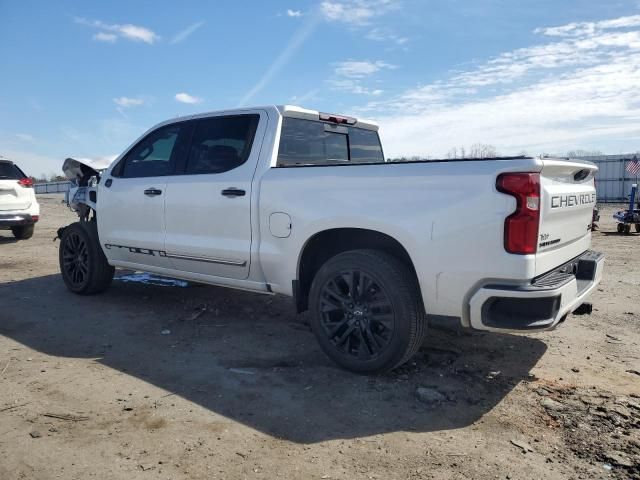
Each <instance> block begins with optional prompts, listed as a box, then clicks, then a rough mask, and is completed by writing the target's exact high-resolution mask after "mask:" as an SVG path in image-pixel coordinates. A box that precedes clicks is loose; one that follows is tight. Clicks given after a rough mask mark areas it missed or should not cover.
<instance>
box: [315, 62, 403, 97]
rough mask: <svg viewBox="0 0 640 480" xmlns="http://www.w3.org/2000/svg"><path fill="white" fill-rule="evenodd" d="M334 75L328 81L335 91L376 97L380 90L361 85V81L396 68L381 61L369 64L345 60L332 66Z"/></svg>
mask: <svg viewBox="0 0 640 480" xmlns="http://www.w3.org/2000/svg"><path fill="white" fill-rule="evenodd" d="M334 66H335V68H334V71H333V73H334V75H333V77H332V78H331V79H329V80H328V83H330V84H331V86H332V87H333V88H335V89H336V90H343V91H347V92H349V93H353V94H356V95H373V96H378V95H381V94H382V93H383V90H382V89H379V88H369V87H365V86H364V85H362V80H363V79H365V78H367V77H370V76H372V75H374V74H375V73H377V72H379V71H380V70H384V69H394V68H397V67H396V66H395V65H392V64H390V63H387V62H383V61H382V60H377V61H375V62H371V61H368V60H360V61H357V60H347V61H345V62H339V63H336V64H334Z"/></svg>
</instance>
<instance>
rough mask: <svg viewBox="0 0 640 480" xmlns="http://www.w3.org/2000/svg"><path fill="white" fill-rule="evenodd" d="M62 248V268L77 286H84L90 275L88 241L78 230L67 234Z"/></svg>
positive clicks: (70, 280)
mask: <svg viewBox="0 0 640 480" xmlns="http://www.w3.org/2000/svg"><path fill="white" fill-rule="evenodd" d="M61 248H62V269H63V271H64V274H65V277H66V278H67V279H68V280H69V282H70V283H71V284H72V285H73V286H74V287H75V288H78V289H80V288H82V287H83V286H84V284H85V283H86V282H87V279H88V277H89V251H88V248H87V242H86V241H85V239H84V238H82V237H81V236H80V235H79V234H78V233H77V232H70V233H69V235H67V237H66V239H65V242H64V244H63V245H62V246H61Z"/></svg>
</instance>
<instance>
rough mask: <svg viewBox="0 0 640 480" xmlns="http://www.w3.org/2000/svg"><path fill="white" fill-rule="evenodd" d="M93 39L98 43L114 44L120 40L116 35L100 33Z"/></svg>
mask: <svg viewBox="0 0 640 480" xmlns="http://www.w3.org/2000/svg"><path fill="white" fill-rule="evenodd" d="M93 39H94V40H97V41H98V42H108V43H114V42H115V41H116V40H117V39H118V36H117V35H116V34H115V33H107V32H98V33H96V34H95V35H94V36H93Z"/></svg>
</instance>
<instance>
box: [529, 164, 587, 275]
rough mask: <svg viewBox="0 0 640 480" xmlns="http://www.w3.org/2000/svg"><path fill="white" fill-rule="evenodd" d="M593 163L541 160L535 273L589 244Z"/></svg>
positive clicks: (540, 272) (553, 265)
mask: <svg viewBox="0 0 640 480" xmlns="http://www.w3.org/2000/svg"><path fill="white" fill-rule="evenodd" d="M597 170H598V167H596V166H595V165H594V164H592V163H589V162H582V161H568V160H553V159H544V160H543V167H542V171H541V172H540V194H541V207H540V208H541V210H540V228H539V242H538V253H537V254H536V275H541V274H543V273H546V272H548V271H549V270H552V269H553V268H555V267H557V266H558V265H561V264H562V263H564V262H567V261H568V260H571V259H572V258H575V257H577V256H578V255H580V254H581V253H583V252H584V251H585V250H587V249H588V248H589V246H590V244H591V222H592V220H593V208H594V207H595V204H596V189H595V186H594V182H593V176H594V174H595V172H596V171H597Z"/></svg>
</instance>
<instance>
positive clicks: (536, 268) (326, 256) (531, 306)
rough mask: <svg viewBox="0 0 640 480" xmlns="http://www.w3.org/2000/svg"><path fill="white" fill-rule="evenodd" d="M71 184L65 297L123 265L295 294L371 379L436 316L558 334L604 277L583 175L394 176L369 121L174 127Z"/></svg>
mask: <svg viewBox="0 0 640 480" xmlns="http://www.w3.org/2000/svg"><path fill="white" fill-rule="evenodd" d="M63 170H64V171H65V173H66V174H67V176H68V177H70V178H72V179H74V180H75V181H76V182H77V185H78V186H77V187H76V188H72V189H71V190H70V192H69V197H68V202H69V204H70V205H71V206H72V208H74V209H75V210H76V211H77V212H78V213H79V215H80V220H81V221H80V222H78V223H75V224H73V225H70V226H69V227H66V228H65V229H61V231H60V236H61V246H60V267H61V271H62V276H63V279H64V281H65V283H66V284H67V286H68V288H69V289H70V290H72V291H74V292H76V293H80V294H90V293H96V292H99V291H102V290H104V289H105V288H106V287H107V286H108V285H109V283H110V282H111V279H112V277H113V270H114V267H127V268H132V269H137V270H143V271H149V272H155V273H158V274H162V275H167V276H172V277H178V278H183V279H188V280H192V281H198V282H204V283H211V284H216V285H225V286H229V287H234V288H241V289H246V290H252V291H257V292H263V293H280V294H284V295H289V296H293V297H294V298H295V303H296V306H297V309H298V311H303V310H307V309H308V310H310V312H311V319H312V320H311V324H312V328H313V330H314V332H315V334H316V337H317V338H318V341H319V343H320V345H321V346H322V348H323V350H324V351H325V352H326V353H327V354H328V355H329V356H330V357H331V358H332V359H333V360H335V361H336V362H337V363H339V364H340V365H342V366H343V367H345V368H348V369H351V370H353V371H358V372H377V371H383V370H388V369H390V368H394V367H396V366H398V365H400V364H402V363H403V362H405V361H406V360H408V359H409V358H410V357H411V356H412V355H413V354H414V353H415V352H416V351H417V349H418V348H419V347H420V345H421V343H422V342H423V340H424V338H425V335H426V331H427V324H428V321H429V319H430V318H435V317H438V318H439V319H440V320H448V321H452V322H456V323H458V324H461V325H462V326H464V327H470V328H475V329H479V330H489V331H535V330H545V329H551V328H554V327H555V326H556V325H557V324H558V323H559V322H561V321H562V320H564V319H565V318H566V316H567V315H568V314H569V313H571V312H572V311H574V310H576V309H577V308H578V307H579V306H580V305H581V304H582V303H583V301H584V299H585V298H586V297H587V296H588V295H589V293H590V292H591V291H592V290H593V289H594V288H595V286H596V285H597V283H598V282H599V280H600V278H601V276H602V265H603V258H604V257H603V256H602V255H601V254H598V253H595V252H591V251H589V246H590V240H591V233H590V230H591V221H592V210H593V206H594V203H595V188H594V183H593V174H594V172H595V171H596V167H595V166H594V165H592V164H589V163H585V162H569V161H566V160H557V159H549V158H544V159H536V158H530V157H506V158H499V159H483V160H477V161H475V160H468V159H467V160H437V161H426V162H425V161H419V162H406V163H386V162H385V160H384V156H383V152H382V147H381V145H380V140H379V138H378V133H377V126H376V125H375V124H374V123H371V122H367V121H363V120H357V119H355V118H350V117H341V116H337V115H331V114H323V113H319V112H317V111H313V110H305V109H301V108H298V107H291V106H281V107H274V106H269V107H261V108H254V109H242V110H233V111H223V112H214V113H208V114H202V115H195V116H192V117H186V118H179V119H176V120H171V121H168V122H164V123H162V124H160V125H158V126H156V127H154V128H152V129H151V130H149V131H148V132H147V133H145V134H144V135H143V136H142V137H141V138H140V139H139V140H138V141H136V142H135V143H134V144H133V145H132V146H131V147H130V148H128V149H127V150H126V151H125V153H123V154H122V155H121V156H120V157H118V158H117V159H116V160H115V161H114V162H113V163H112V164H111V166H110V167H109V168H107V169H106V170H105V171H104V172H102V174H100V173H99V172H98V171H97V170H95V169H91V168H88V166H87V165H85V164H83V163H81V162H78V161H76V160H73V159H67V161H66V162H65V164H64V166H63ZM470 205H473V211H474V212H476V213H475V214H474V215H473V216H470V215H469V206H470ZM461 218H464V219H465V220H466V223H461V222H459V221H453V220H454V219H461ZM469 232H473V233H472V234H469Z"/></svg>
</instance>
